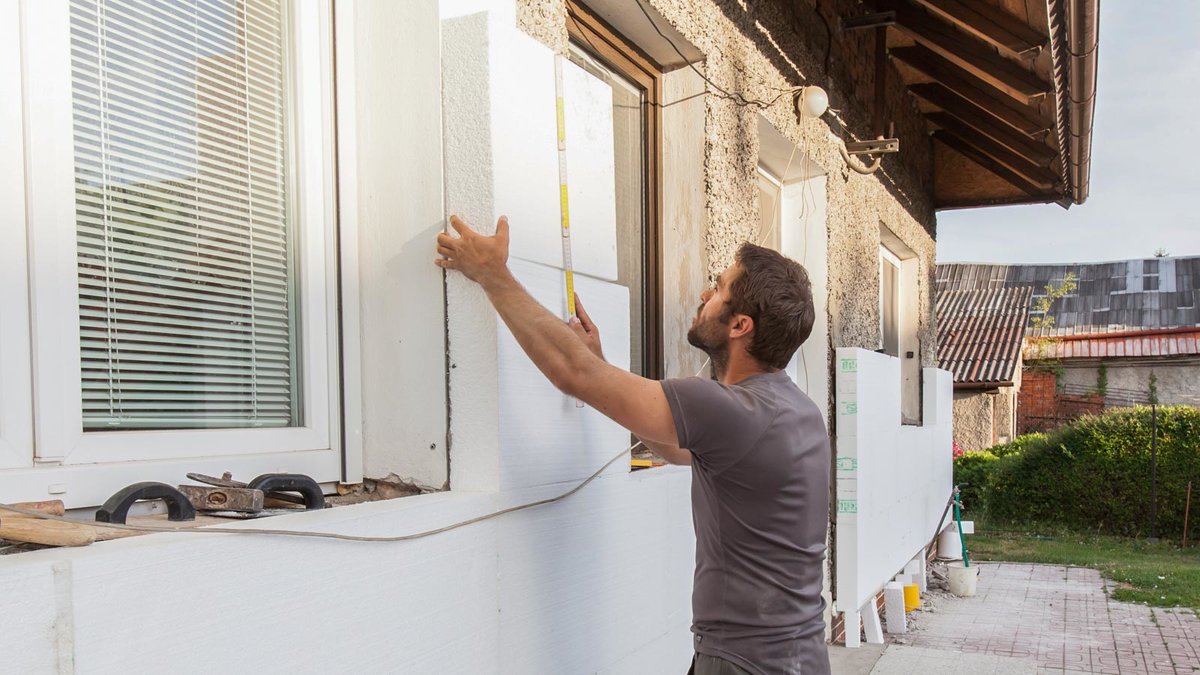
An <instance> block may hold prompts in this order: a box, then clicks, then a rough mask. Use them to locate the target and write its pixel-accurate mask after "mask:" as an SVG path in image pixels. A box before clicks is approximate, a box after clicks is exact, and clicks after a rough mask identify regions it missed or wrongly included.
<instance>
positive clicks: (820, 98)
mask: <svg viewBox="0 0 1200 675" xmlns="http://www.w3.org/2000/svg"><path fill="white" fill-rule="evenodd" d="M793 103H794V104H795V106H796V117H797V118H798V119H804V118H817V117H820V116H821V115H824V114H825V111H827V110H829V94H826V93H825V90H824V89H822V88H820V87H818V86H816V85H809V86H807V87H804V88H803V89H801V90H800V91H799V92H797V93H796V98H795V99H794V101H793Z"/></svg>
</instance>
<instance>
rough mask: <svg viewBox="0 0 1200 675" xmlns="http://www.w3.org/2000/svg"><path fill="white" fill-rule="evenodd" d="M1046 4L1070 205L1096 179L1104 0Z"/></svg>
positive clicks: (1064, 204)
mask: <svg viewBox="0 0 1200 675" xmlns="http://www.w3.org/2000/svg"><path fill="white" fill-rule="evenodd" d="M1046 8H1047V12H1048V20H1049V25H1050V44H1051V49H1052V50H1053V51H1052V54H1053V57H1054V80H1055V95H1056V97H1057V103H1058V114H1057V118H1058V139H1059V150H1060V152H1061V155H1062V164H1063V181H1064V184H1065V191H1064V195H1063V198H1062V199H1061V200H1060V201H1059V204H1060V205H1061V206H1062V207H1063V208H1069V207H1070V206H1071V204H1082V203H1084V202H1085V201H1087V198H1088V190H1089V184H1090V180H1091V163H1092V127H1093V121H1094V120H1095V114H1096V56H1097V49H1098V47H1099V41H1100V0H1050V2H1048V3H1047V5H1046Z"/></svg>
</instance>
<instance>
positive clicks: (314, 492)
mask: <svg viewBox="0 0 1200 675" xmlns="http://www.w3.org/2000/svg"><path fill="white" fill-rule="evenodd" d="M246 487H248V488H251V489H254V490H262V491H263V492H265V493H270V492H299V493H300V496H301V497H303V498H304V508H305V509H307V510H309V511H315V510H317V509H323V508H325V493H324V492H322V491H321V486H320V485H318V484H317V481H315V480H313V479H312V478H310V477H308V476H305V475H304V474H299V473H264V474H263V475H261V476H259V477H257V478H255V479H254V480H252V481H250V482H249V483H247V484H246Z"/></svg>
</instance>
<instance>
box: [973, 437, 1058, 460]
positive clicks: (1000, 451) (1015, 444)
mask: <svg viewBox="0 0 1200 675" xmlns="http://www.w3.org/2000/svg"><path fill="white" fill-rule="evenodd" d="M1045 442H1046V434H1043V433H1041V432H1036V433H1032V434H1025V435H1024V436H1017V437H1016V438H1014V439H1012V442H1011V443H1005V444H1003V445H996V446H993V447H991V448H988V450H987V451H988V452H990V453H992V454H993V455H995V456H997V457H1007V456H1008V455H1013V454H1020V453H1021V452H1024V451H1025V448H1027V447H1029V446H1031V445H1039V444H1042V443H1045Z"/></svg>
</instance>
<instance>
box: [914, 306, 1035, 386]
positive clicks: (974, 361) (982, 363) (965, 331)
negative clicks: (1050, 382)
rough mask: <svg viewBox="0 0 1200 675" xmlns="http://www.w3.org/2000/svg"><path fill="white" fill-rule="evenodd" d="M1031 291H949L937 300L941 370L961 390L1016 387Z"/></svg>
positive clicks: (939, 363) (939, 364)
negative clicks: (984, 386) (1009, 384)
mask: <svg viewBox="0 0 1200 675" xmlns="http://www.w3.org/2000/svg"><path fill="white" fill-rule="evenodd" d="M1032 295H1033V289H1032V288H1028V287H1026V288H991V289H979V290H961V291H947V292H944V293H939V294H938V298H937V310H936V311H937V322H938V367H940V368H942V369H944V370H949V371H950V372H952V373H954V381H955V383H959V384H967V383H971V384H989V383H994V384H999V383H1003V382H1012V380H1013V377H1014V375H1015V371H1016V368H1017V365H1018V363H1019V362H1020V356H1021V341H1022V339H1023V338H1024V337H1025V321H1026V316H1027V314H1028V313H1029V301H1030V298H1031V296H1032Z"/></svg>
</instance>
